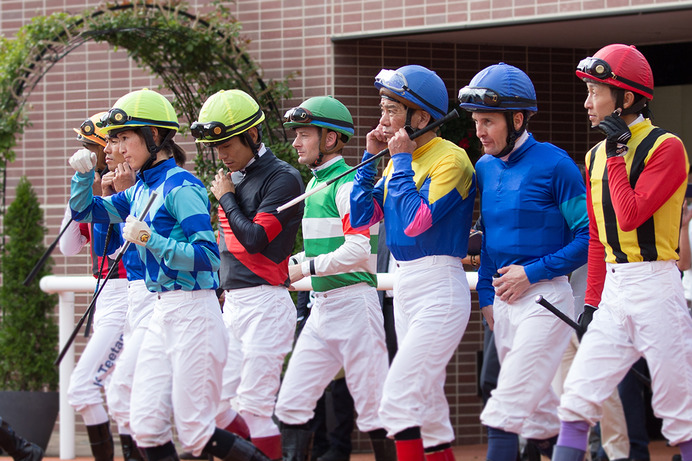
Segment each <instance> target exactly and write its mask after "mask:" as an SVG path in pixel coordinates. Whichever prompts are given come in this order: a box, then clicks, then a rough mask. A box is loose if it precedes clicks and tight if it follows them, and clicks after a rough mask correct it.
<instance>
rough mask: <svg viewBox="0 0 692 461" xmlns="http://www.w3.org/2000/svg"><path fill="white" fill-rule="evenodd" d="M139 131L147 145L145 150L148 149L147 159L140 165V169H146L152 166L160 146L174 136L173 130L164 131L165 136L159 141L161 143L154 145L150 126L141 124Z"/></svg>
mask: <svg viewBox="0 0 692 461" xmlns="http://www.w3.org/2000/svg"><path fill="white" fill-rule="evenodd" d="M140 131H141V133H142V136H143V137H144V142H145V143H146V145H147V150H148V151H149V158H148V159H147V161H146V162H144V165H142V168H140V170H141V171H145V170H148V169H149V168H151V167H152V166H154V162H155V161H156V156H157V154H158V153H159V151H160V150H161V148H162V147H163V146H164V144H166V142H167V141H168V140H170V139H172V138H173V136H175V131H173V130H169V131H168V133H166V137H165V138H164V139H163V141H161V144H159V145H156V141H155V140H154V135H153V134H152V132H151V127H149V126H143V127H142V128H141V130H140Z"/></svg>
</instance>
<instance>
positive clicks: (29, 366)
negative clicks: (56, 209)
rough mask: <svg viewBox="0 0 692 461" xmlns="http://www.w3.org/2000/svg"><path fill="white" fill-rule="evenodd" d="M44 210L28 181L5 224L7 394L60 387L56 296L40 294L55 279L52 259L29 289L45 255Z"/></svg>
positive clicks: (2, 348) (1, 339)
mask: <svg viewBox="0 0 692 461" xmlns="http://www.w3.org/2000/svg"><path fill="white" fill-rule="evenodd" d="M45 232H46V229H45V228H44V227H43V210H41V208H40V207H39V202H38V198H37V197H36V193H35V192H34V190H33V189H32V187H31V183H29V181H28V180H27V179H26V178H25V177H22V179H21V180H20V182H19V185H18V186H17V196H16V198H15V200H14V201H13V202H12V204H11V205H10V206H9V208H8V209H7V213H6V214H5V218H4V236H5V239H6V243H5V247H4V251H3V253H2V256H1V264H2V276H3V281H2V282H3V283H2V287H0V309H2V318H1V319H0V357H2V359H1V360H0V382H3V383H4V388H5V390H13V391H47V390H51V391H52V390H56V389H57V387H58V370H57V368H56V367H55V366H54V365H53V360H55V357H56V356H57V345H58V327H57V325H56V323H55V318H54V316H53V310H54V308H55V305H56V304H57V296H56V295H48V294H46V293H44V292H43V291H41V289H40V288H39V281H40V279H41V277H43V276H45V275H49V274H50V272H51V271H50V268H51V266H52V260H51V259H50V258H49V259H48V261H47V262H46V264H45V265H44V266H43V268H42V269H41V271H39V273H38V274H37V276H36V278H34V280H33V282H32V283H31V284H30V285H29V286H28V287H25V286H24V284H23V281H24V279H25V278H26V276H27V274H28V273H29V272H30V271H31V269H32V268H33V266H34V264H35V263H36V261H38V259H39V258H40V257H41V255H42V254H43V252H44V251H45V247H44V245H43V237H44V235H45Z"/></svg>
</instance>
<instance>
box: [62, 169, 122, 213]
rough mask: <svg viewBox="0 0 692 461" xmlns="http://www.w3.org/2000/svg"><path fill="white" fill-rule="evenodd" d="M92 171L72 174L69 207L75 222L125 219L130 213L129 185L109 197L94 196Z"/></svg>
mask: <svg viewBox="0 0 692 461" xmlns="http://www.w3.org/2000/svg"><path fill="white" fill-rule="evenodd" d="M93 183H94V172H93V171H90V172H89V173H79V172H77V173H75V174H74V176H72V182H71V185H70V187H71V192H70V209H71V211H72V218H74V220H75V221H77V222H93V223H102V224H110V223H112V222H113V223H118V222H123V221H125V219H127V216H128V215H129V214H130V195H129V194H130V193H132V191H133V190H134V187H136V186H134V187H131V188H129V189H127V190H126V191H123V192H118V193H117V194H115V195H111V196H110V197H94V196H93V193H92V190H91V188H92V185H93Z"/></svg>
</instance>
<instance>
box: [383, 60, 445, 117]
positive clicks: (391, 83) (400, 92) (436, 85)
mask: <svg viewBox="0 0 692 461" xmlns="http://www.w3.org/2000/svg"><path fill="white" fill-rule="evenodd" d="M375 87H376V88H377V89H379V90H382V89H385V90H389V91H390V92H391V93H393V94H394V95H395V96H398V97H399V98H400V99H402V100H403V101H400V102H402V103H403V104H405V105H407V106H411V105H413V106H414V107H416V108H420V109H423V110H424V111H426V112H427V113H429V114H430V116H431V117H432V119H433V120H437V119H440V118H442V117H444V116H445V115H447V109H448V107H449V98H448V94H447V87H446V86H445V84H444V82H443V81H442V79H441V78H440V77H439V76H438V75H437V74H436V73H435V72H433V71H431V70H430V69H426V68H425V67H423V66H418V65H415V64H414V65H409V66H404V67H399V68H398V69H397V70H391V69H382V70H381V71H380V72H379V73H378V74H377V76H376V77H375ZM407 102H408V103H410V104H407Z"/></svg>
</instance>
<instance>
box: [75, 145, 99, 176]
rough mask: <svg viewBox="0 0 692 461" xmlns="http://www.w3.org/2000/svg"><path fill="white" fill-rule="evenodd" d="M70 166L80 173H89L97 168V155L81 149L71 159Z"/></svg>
mask: <svg viewBox="0 0 692 461" xmlns="http://www.w3.org/2000/svg"><path fill="white" fill-rule="evenodd" d="M70 166H71V167H72V168H74V169H75V171H78V172H80V173H88V172H90V171H91V170H93V169H94V167H95V166H96V153H95V152H91V151H90V150H89V149H86V148H81V149H79V150H78V151H77V152H75V153H74V154H72V157H70Z"/></svg>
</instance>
